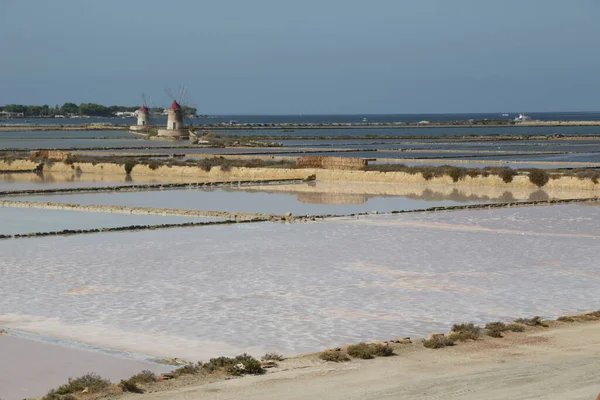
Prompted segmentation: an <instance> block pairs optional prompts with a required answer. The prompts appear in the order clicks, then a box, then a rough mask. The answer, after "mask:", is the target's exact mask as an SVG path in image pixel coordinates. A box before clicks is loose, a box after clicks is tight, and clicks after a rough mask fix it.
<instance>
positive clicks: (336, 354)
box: [319, 350, 350, 362]
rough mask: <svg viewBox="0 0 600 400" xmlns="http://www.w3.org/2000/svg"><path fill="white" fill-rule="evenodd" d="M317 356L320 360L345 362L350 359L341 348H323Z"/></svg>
mask: <svg viewBox="0 0 600 400" xmlns="http://www.w3.org/2000/svg"><path fill="white" fill-rule="evenodd" d="M319 358H320V359H321V360H325V361H329V362H346V361H350V358H349V357H348V355H347V354H346V352H344V351H342V350H325V351H324V352H322V353H321V354H319Z"/></svg>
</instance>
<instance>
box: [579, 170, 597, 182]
mask: <svg viewBox="0 0 600 400" xmlns="http://www.w3.org/2000/svg"><path fill="white" fill-rule="evenodd" d="M575 176H577V177H578V178H579V179H590V180H591V181H592V183H594V184H598V181H600V171H596V170H583V171H577V172H575Z"/></svg>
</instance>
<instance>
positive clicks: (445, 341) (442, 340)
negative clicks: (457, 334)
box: [423, 335, 454, 349]
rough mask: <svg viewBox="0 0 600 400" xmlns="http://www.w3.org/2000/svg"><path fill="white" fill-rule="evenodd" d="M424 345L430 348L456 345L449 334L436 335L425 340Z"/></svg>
mask: <svg viewBox="0 0 600 400" xmlns="http://www.w3.org/2000/svg"><path fill="white" fill-rule="evenodd" d="M423 346H425V347H427V348H428V349H441V348H442V347H447V346H454V340H452V338H450V337H448V336H444V335H436V336H434V337H432V338H431V339H428V340H423Z"/></svg>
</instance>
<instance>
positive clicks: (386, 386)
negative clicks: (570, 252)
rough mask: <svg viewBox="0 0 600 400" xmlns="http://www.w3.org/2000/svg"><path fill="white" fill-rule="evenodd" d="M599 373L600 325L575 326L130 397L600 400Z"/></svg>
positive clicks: (294, 366)
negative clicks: (599, 398) (598, 396)
mask: <svg viewBox="0 0 600 400" xmlns="http://www.w3.org/2000/svg"><path fill="white" fill-rule="evenodd" d="M599 371H600V323H586V324H580V323H575V324H569V325H567V324H559V326H558V327H555V328H552V329H543V328H540V329H538V330H534V331H530V332H527V333H525V334H508V335H507V337H505V338H502V339H489V338H487V339H485V340H482V341H478V342H475V343H469V344H463V345H459V346H456V347H454V348H446V349H442V350H429V349H425V348H423V347H422V346H421V345H420V344H416V343H415V344H413V345H410V346H408V347H407V348H406V350H405V351H400V352H399V355H398V356H395V357H390V358H378V359H376V360H366V361H353V362H350V363H343V364H333V363H321V362H320V361H317V360H316V359H314V358H310V357H305V358H299V359H291V360H288V361H285V362H283V363H282V364H281V365H280V368H279V371H276V372H273V373H268V374H267V375H264V376H253V377H245V378H242V379H234V380H228V381H221V382H216V383H211V384H205V385H202V386H188V387H182V388H180V389H175V390H171V391H168V392H160V393H150V394H146V395H135V396H131V398H133V397H135V398H139V399H142V400H159V399H161V400H162V399H174V400H183V399H185V400H193V399H214V400H217V399H218V400H224V399H241V398H243V399H246V400H248V399H261V400H263V399H267V398H269V399H340V400H341V399H343V400H349V399H428V400H432V399H454V398H460V399H467V400H468V399H473V400H475V399H477V400H481V399H486V400H494V399H498V400H500V399H502V400H506V399H551V400H552V399H555V400H559V399H560V400H576V399H581V400H584V399H595V398H596V395H597V394H598V393H600V378H599V376H600V375H599V373H600V372H599Z"/></svg>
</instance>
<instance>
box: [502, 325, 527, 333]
mask: <svg viewBox="0 0 600 400" xmlns="http://www.w3.org/2000/svg"><path fill="white" fill-rule="evenodd" d="M506 331H507V332H525V328H524V327H523V326H522V325H519V324H507V325H506Z"/></svg>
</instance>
